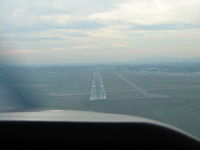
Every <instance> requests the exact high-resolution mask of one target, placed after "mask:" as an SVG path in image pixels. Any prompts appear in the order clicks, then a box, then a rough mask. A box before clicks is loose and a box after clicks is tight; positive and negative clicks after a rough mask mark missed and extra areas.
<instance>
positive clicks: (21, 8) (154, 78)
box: [0, 0, 200, 137]
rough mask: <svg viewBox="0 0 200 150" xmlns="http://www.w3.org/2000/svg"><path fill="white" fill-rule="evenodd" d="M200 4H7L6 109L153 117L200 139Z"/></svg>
mask: <svg viewBox="0 0 200 150" xmlns="http://www.w3.org/2000/svg"><path fill="white" fill-rule="evenodd" d="M199 8H200V1H199V0H190V1H188V0H123V1H122V0H109V1H108V0H101V1H99V0H73V1H71V0H43V1H41V0H9V1H6V0H1V1H0V22H1V23H0V112H1V113H3V112H16V111H23V112H24V111H25V112H26V111H41V110H79V111H80V110H82V111H92V112H104V113H113V114H126V115H131V116H132V115H133V116H139V117H145V118H150V119H154V120H158V121H161V122H164V123H168V124H171V125H173V126H176V127H178V128H181V129H183V130H185V131H187V132H189V133H191V134H193V135H195V136H198V137H200V119H199V115H200V49H199V48H200V15H199V14H200V9H199Z"/></svg>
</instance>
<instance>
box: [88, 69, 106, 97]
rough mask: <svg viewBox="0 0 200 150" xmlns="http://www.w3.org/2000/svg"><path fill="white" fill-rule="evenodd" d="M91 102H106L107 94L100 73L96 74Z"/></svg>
mask: <svg viewBox="0 0 200 150" xmlns="http://www.w3.org/2000/svg"><path fill="white" fill-rule="evenodd" d="M90 100H106V93H105V89H104V85H103V81H102V78H101V74H100V72H94V74H93V80H92V91H91V96H90Z"/></svg>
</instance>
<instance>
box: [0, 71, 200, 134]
mask: <svg viewBox="0 0 200 150" xmlns="http://www.w3.org/2000/svg"><path fill="white" fill-rule="evenodd" d="M97 71H98V72H99V75H98V76H101V77H98V78H101V80H97V81H98V82H102V83H101V84H103V86H104V91H105V95H106V99H98V98H97V99H96V100H92V101H91V100H90V98H91V93H92V85H93V86H94V84H93V83H92V82H93V76H94V73H95V72H97ZM0 77H1V78H0V82H1V86H0V88H1V90H0V98H1V101H0V110H1V111H27V110H28V111H37V110H51V109H61V110H86V111H96V112H106V113H116V114H128V115H135V116H141V117H146V118H151V119H155V120H159V121H162V122H165V123H168V124H171V125H174V126H177V127H179V128H181V129H183V130H185V131H188V132H190V133H192V134H193V135H196V136H198V137H200V128H199V127H200V119H199V115H200V74H192V73H191V74H186V73H185V74H184V73H179V74H177V73H166V72H163V73H161V72H141V71H121V70H116V69H112V68H91V67H87V68H65V67H63V68H61V67H55V68H28V69H27V68H26V69H21V70H20V71H19V70H15V71H12V72H11V73H10V74H9V75H6V76H5V75H3V74H2V73H1V76H0ZM93 94H94V93H93ZM93 97H94V96H93Z"/></svg>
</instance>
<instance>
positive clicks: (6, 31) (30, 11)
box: [0, 0, 200, 64]
mask: <svg viewBox="0 0 200 150" xmlns="http://www.w3.org/2000/svg"><path fill="white" fill-rule="evenodd" d="M199 14H200V0H1V1H0V59H1V61H5V60H7V62H8V61H9V62H12V63H18V64H73V63H103V62H123V61H129V60H134V59H135V58H141V57H196V56H198V57H200V15H199Z"/></svg>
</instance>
